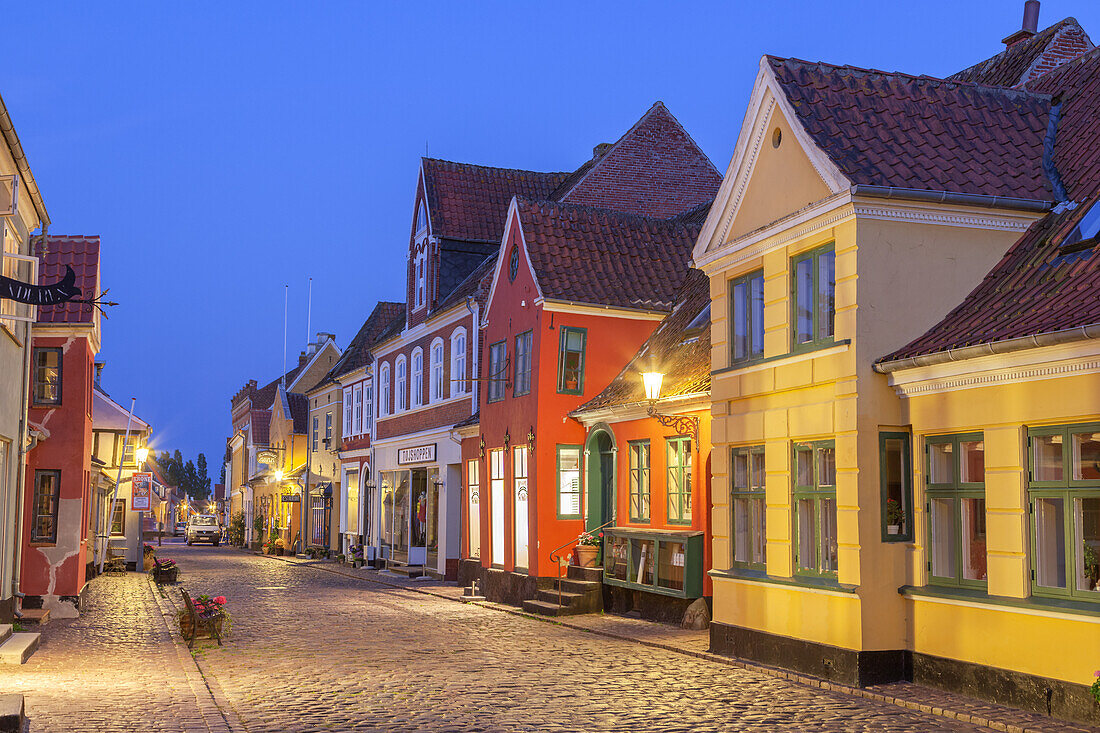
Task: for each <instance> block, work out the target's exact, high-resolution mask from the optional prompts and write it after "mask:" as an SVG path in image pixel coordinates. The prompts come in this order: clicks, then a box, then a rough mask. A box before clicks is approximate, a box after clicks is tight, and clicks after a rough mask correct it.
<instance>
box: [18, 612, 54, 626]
mask: <svg viewBox="0 0 1100 733" xmlns="http://www.w3.org/2000/svg"><path fill="white" fill-rule="evenodd" d="M19 620H20V621H22V622H23V623H24V624H38V625H39V626H42V625H43V624H46V623H48V622H49V620H50V611H49V609H46V608H24V609H23V618H21V619H19Z"/></svg>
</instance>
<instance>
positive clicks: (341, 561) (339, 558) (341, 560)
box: [336, 554, 344, 563]
mask: <svg viewBox="0 0 1100 733" xmlns="http://www.w3.org/2000/svg"><path fill="white" fill-rule="evenodd" d="M336 562H338V563H343V562H344V555H343V554H340V555H337V556H336Z"/></svg>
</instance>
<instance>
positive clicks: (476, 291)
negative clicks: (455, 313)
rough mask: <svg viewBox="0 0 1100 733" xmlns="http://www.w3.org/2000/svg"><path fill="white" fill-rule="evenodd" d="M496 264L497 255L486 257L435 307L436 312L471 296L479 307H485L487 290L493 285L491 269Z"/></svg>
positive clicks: (487, 295)
mask: <svg viewBox="0 0 1100 733" xmlns="http://www.w3.org/2000/svg"><path fill="white" fill-rule="evenodd" d="M496 263H497V255H495V254H494V255H492V256H491V257H486V258H485V259H484V260H483V261H482V262H481V264H480V265H478V266H477V267H476V268H475V269H474V271H473V272H471V273H470V274H469V275H468V276H467V277H466V279H465V280H463V281H462V282H461V283H459V284H458V286H457V287H456V288H455V289H454V290H453V291H452V292H451V294H450V295H448V296H447V297H446V299H445V300H443V302H441V303H440V304H439V305H438V306H436V309H435V310H436V311H437V312H440V313H442V312H443V311H445V310H447V309H448V308H451V307H452V306H454V305H456V304H458V303H460V302H462V301H464V300H466V298H467V297H470V296H473V298H474V300H475V301H476V302H477V303H478V304H479V305H485V299H486V298H487V297H489V288H490V287H492V284H493V269H494V267H495V266H496Z"/></svg>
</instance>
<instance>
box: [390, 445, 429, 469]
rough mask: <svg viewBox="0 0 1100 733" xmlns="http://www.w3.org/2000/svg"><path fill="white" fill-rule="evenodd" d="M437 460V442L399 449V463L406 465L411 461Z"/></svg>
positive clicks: (425, 461) (427, 461)
mask: <svg viewBox="0 0 1100 733" xmlns="http://www.w3.org/2000/svg"><path fill="white" fill-rule="evenodd" d="M434 461H435V443H430V444H428V445H417V446H413V447H412V448H402V449H400V450H398V451H397V465H399V466H405V465H408V464H410V463H432V462H434Z"/></svg>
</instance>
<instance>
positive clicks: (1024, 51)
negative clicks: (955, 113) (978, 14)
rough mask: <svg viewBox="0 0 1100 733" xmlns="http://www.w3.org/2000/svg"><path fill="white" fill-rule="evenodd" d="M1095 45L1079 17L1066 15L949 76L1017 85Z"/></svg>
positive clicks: (999, 84) (972, 80)
mask: <svg viewBox="0 0 1100 733" xmlns="http://www.w3.org/2000/svg"><path fill="white" fill-rule="evenodd" d="M1093 48H1095V46H1094V45H1093V43H1092V40H1091V39H1090V38H1089V36H1088V34H1087V33H1085V29H1084V28H1082V27H1081V25H1080V24H1079V23H1078V22H1077V19H1076V18H1066V19H1065V20H1063V21H1061V22H1060V23H1055V24H1054V25H1052V26H1050V27H1049V28H1046V29H1044V30H1042V31H1040V32H1038V33H1036V34H1035V35H1034V36H1032V37H1031V38H1028V39H1027V40H1024V41H1020V42H1018V43H1014V44H1012V45H1011V46H1009V47H1008V48H1006V49H1005V50H1004V51H1001V52H1000V53H999V54H997V55H996V56H993V57H991V58H988V59H986V60H985V61H982V62H981V63H977V64H974V65H973V66H971V67H970V68H967V69H963V70H962V71H960V72H958V73H956V74H952V75H951V76H949V77H947V79H948V80H949V81H964V82H972V83H974V84H990V85H992V86H1001V87H1015V86H1019V85H1021V84H1026V83H1028V82H1030V81H1033V80H1035V79H1037V78H1038V77H1040V76H1042V75H1043V74H1045V73H1047V72H1048V71H1053V70H1054V69H1056V68H1058V67H1059V66H1061V65H1062V64H1064V63H1066V62H1067V61H1072V60H1073V59H1075V58H1077V57H1078V56H1080V55H1081V54H1083V53H1088V52H1089V51H1091V50H1092V49H1093Z"/></svg>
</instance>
